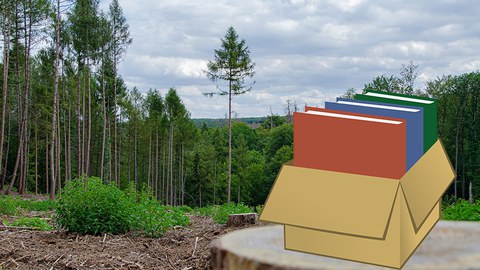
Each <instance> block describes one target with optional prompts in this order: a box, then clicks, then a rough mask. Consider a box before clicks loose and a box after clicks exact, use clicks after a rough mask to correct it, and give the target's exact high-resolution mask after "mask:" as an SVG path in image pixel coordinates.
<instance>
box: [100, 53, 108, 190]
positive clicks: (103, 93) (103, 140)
mask: <svg viewBox="0 0 480 270" xmlns="http://www.w3.org/2000/svg"><path fill="white" fill-rule="evenodd" d="M104 69H105V66H104V63H103V61H102V110H103V127H102V128H103V133H102V154H101V158H100V179H102V181H103V165H104V162H105V135H106V131H107V108H106V106H105V99H106V98H105V70H104Z"/></svg>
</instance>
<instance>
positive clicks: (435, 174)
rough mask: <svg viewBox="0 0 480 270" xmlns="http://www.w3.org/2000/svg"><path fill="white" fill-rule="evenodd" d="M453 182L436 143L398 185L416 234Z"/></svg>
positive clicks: (446, 163) (452, 175)
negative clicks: (405, 201)
mask: <svg viewBox="0 0 480 270" xmlns="http://www.w3.org/2000/svg"><path fill="white" fill-rule="evenodd" d="M453 179H455V172H454V170H453V168H452V164H451V163H450V160H449V159H448V156H447V153H446V151H445V148H444V147H443V144H442V142H441V141H440V140H437V142H436V143H435V144H434V145H433V146H432V147H431V148H430V149H429V150H428V151H427V153H425V154H424V155H423V157H422V158H421V159H420V160H419V161H417V163H416V164H415V165H414V166H413V167H412V168H411V169H410V170H409V171H408V172H407V174H405V175H404V176H403V177H402V179H401V180H400V183H401V186H402V190H403V192H404V195H405V198H406V200H407V206H408V208H409V211H410V215H411V218H412V222H413V225H414V227H415V230H416V231H418V229H419V228H420V227H421V226H422V224H423V222H425V219H426V218H427V216H428V214H429V213H430V212H431V210H432V209H433V208H434V207H435V205H436V203H437V201H438V200H439V199H440V197H441V196H442V195H443V193H444V192H445V191H446V190H447V188H448V187H449V186H450V184H451V183H452V181H453Z"/></svg>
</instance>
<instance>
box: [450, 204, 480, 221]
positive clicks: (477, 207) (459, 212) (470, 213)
mask: <svg viewBox="0 0 480 270" xmlns="http://www.w3.org/2000/svg"><path fill="white" fill-rule="evenodd" d="M442 214H443V219H445V220H465V221H480V201H477V202H476V203H473V204H471V203H470V202H468V201H466V200H458V201H456V202H454V203H453V204H452V205H450V206H445V207H444V209H443V213H442Z"/></svg>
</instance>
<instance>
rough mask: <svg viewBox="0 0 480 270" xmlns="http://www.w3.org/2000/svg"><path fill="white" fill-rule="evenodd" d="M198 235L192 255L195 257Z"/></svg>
mask: <svg viewBox="0 0 480 270" xmlns="http://www.w3.org/2000/svg"><path fill="white" fill-rule="evenodd" d="M197 243H198V236H197V238H195V247H194V248H193V252H192V257H195V251H196V250H197Z"/></svg>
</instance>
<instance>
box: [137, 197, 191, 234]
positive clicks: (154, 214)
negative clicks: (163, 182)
mask: <svg viewBox="0 0 480 270" xmlns="http://www.w3.org/2000/svg"><path fill="white" fill-rule="evenodd" d="M128 196H129V199H130V200H131V201H132V202H133V205H134V207H133V212H132V229H133V230H137V231H141V232H143V233H145V234H146V235H148V236H151V237H160V236H161V235H163V234H164V233H165V232H167V231H168V229H170V228H172V227H174V226H187V225H188V224H189V223H190V219H189V218H188V217H187V216H186V215H185V212H184V210H188V209H190V210H191V208H190V207H188V206H187V207H183V208H182V209H180V208H177V207H166V206H162V205H161V204H160V203H159V202H158V201H157V200H156V199H155V198H153V196H152V191H151V190H150V189H145V188H144V189H142V191H141V192H138V193H137V192H132V191H131V189H130V191H129V195H128Z"/></svg>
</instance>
